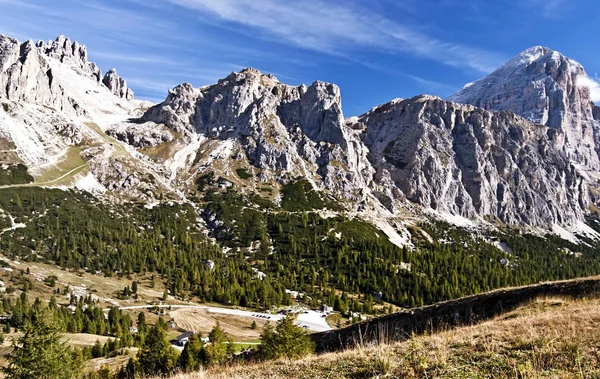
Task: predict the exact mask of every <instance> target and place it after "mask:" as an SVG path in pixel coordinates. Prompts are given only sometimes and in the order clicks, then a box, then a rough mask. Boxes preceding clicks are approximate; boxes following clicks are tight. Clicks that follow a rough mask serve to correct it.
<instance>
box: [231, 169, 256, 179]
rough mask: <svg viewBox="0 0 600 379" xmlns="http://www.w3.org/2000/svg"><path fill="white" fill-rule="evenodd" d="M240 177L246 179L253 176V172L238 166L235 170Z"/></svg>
mask: <svg viewBox="0 0 600 379" xmlns="http://www.w3.org/2000/svg"><path fill="white" fill-rule="evenodd" d="M235 172H236V173H237V175H238V176H239V177H240V179H243V180H246V179H250V178H251V177H252V174H251V173H250V172H248V170H246V169H245V168H238V169H236V170H235Z"/></svg>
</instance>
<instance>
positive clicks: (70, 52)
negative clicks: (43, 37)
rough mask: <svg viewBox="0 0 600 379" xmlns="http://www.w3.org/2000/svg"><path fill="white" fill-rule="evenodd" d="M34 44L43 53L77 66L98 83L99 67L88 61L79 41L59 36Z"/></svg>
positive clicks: (99, 78)
mask: <svg viewBox="0 0 600 379" xmlns="http://www.w3.org/2000/svg"><path fill="white" fill-rule="evenodd" d="M36 46H37V47H38V48H39V49H40V51H41V52H42V53H43V54H45V55H47V56H49V57H50V58H54V59H57V60H58V61H60V62H62V63H66V64H69V65H72V66H74V67H76V68H78V69H79V70H80V73H81V74H83V75H85V76H88V77H90V78H92V79H94V80H95V81H97V82H98V83H100V80H101V79H102V73H101V72H100V69H99V68H98V67H97V66H96V64H95V63H93V62H88V55H87V48H86V47H85V46H84V45H81V44H79V42H77V41H75V42H71V40H70V39H69V38H67V37H65V36H59V37H58V38H56V40H54V41H49V42H48V43H44V41H38V43H37V44H36Z"/></svg>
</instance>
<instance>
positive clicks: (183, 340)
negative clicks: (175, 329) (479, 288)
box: [177, 331, 194, 346]
mask: <svg viewBox="0 0 600 379" xmlns="http://www.w3.org/2000/svg"><path fill="white" fill-rule="evenodd" d="M193 335H194V332H191V331H187V332H185V333H183V334H180V335H178V336H177V343H178V344H179V346H185V344H186V343H188V341H189V340H190V337H191V336H193Z"/></svg>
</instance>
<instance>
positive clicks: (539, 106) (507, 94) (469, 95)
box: [448, 46, 600, 169]
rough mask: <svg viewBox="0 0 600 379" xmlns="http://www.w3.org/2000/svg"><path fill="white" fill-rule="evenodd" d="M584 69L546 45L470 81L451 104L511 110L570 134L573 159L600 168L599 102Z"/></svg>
mask: <svg viewBox="0 0 600 379" xmlns="http://www.w3.org/2000/svg"><path fill="white" fill-rule="evenodd" d="M589 80H590V79H589V78H588V76H587V74H586V72H585V70H584V69H583V67H582V66H581V65H580V64H579V63H577V62H575V61H573V60H572V59H569V58H567V57H565V56H564V55H562V54H561V53H559V52H557V51H553V50H551V49H548V48H546V47H542V46H535V47H532V48H530V49H527V50H525V51H524V52H522V53H520V54H519V55H517V56H516V57H514V58H513V59H511V60H510V61H508V62H507V63H506V64H504V65H503V66H501V67H500V68H498V69H497V70H496V71H494V72H492V73H491V74H489V75H488V76H486V77H484V78H482V79H480V80H477V81H475V82H473V83H469V84H467V85H466V86H464V87H463V88H462V89H461V90H460V91H458V92H457V93H455V94H454V95H451V96H450V97H449V98H448V100H450V101H453V102H457V103H463V104H472V105H475V106H477V107H481V108H484V109H489V110H510V111H513V112H515V113H516V114H518V115H520V116H522V117H524V118H526V119H528V120H530V121H533V122H535V123H540V124H543V125H546V126H549V127H552V128H555V129H557V130H559V131H561V132H563V133H564V134H565V140H566V143H567V147H568V150H569V154H570V156H571V157H572V158H573V159H574V160H575V161H576V162H577V163H580V164H583V165H586V166H587V167H590V168H592V169H598V168H600V161H599V159H598V154H597V152H596V151H595V149H594V146H595V145H596V142H595V140H596V139H598V137H597V136H595V133H594V129H595V126H594V120H593V109H592V107H593V104H592V102H591V99H590V90H589V88H588V87H587V86H586V83H587V82H588V81H589Z"/></svg>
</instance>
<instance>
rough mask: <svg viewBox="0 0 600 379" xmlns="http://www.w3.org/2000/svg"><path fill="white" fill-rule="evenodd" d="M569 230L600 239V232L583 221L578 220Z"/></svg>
mask: <svg viewBox="0 0 600 379" xmlns="http://www.w3.org/2000/svg"><path fill="white" fill-rule="evenodd" d="M569 230H570V231H571V232H573V233H575V234H579V235H582V236H584V237H587V238H589V239H593V240H596V241H600V233H598V232H597V231H595V230H594V229H592V228H591V227H590V226H589V225H587V224H586V223H584V222H582V221H577V222H576V223H575V225H573V226H571V227H570V228H569Z"/></svg>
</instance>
